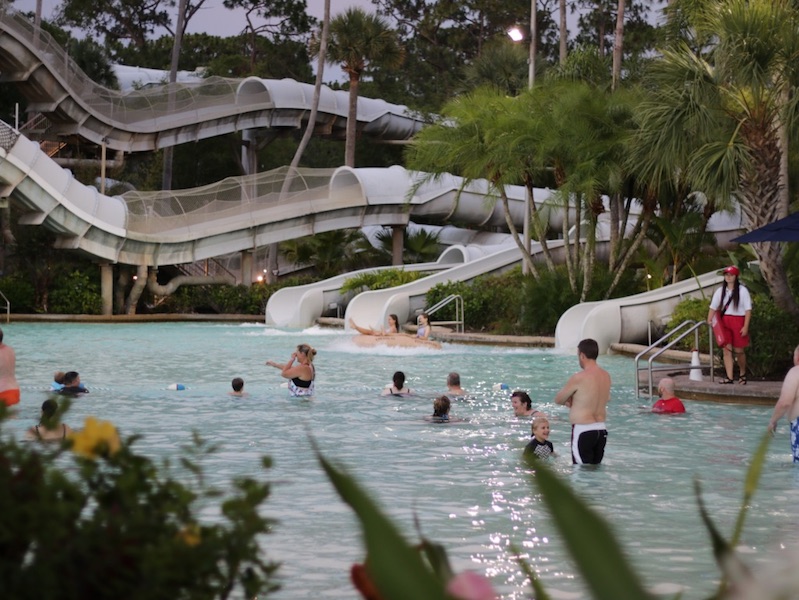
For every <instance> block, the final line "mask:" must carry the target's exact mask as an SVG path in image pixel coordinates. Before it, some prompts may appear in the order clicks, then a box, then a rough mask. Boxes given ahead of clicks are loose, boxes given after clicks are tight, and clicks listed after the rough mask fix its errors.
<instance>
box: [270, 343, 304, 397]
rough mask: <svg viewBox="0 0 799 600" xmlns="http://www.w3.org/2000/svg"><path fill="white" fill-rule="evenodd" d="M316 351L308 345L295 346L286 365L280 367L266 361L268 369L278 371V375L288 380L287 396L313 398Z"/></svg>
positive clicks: (273, 362)
mask: <svg viewBox="0 0 799 600" xmlns="http://www.w3.org/2000/svg"><path fill="white" fill-rule="evenodd" d="M314 356H316V350H315V349H314V348H311V347H310V346H309V345H308V344H300V345H299V346H297V350H296V352H293V353H292V355H291V358H289V360H288V362H287V363H286V364H283V365H281V364H280V363H276V362H275V361H273V360H268V361H266V364H267V365H269V366H270V367H275V368H276V369H280V374H281V375H282V376H283V377H285V378H286V379H288V380H289V394H291V395H292V396H294V397H297V398H299V397H303V396H313V395H314V381H315V380H316V370H315V369H314V366H313V359H314Z"/></svg>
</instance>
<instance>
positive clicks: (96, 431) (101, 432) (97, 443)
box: [69, 417, 120, 458]
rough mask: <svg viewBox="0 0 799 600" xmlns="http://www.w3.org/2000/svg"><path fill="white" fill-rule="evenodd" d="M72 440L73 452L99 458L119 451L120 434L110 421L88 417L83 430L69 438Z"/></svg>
mask: <svg viewBox="0 0 799 600" xmlns="http://www.w3.org/2000/svg"><path fill="white" fill-rule="evenodd" d="M69 437H70V439H71V440H72V451H73V452H74V453H75V454H80V455H81V456H85V457H86V458H97V457H98V456H100V455H101V454H105V453H106V452H107V453H108V454H109V455H113V454H115V453H116V452H117V451H118V450H119V446H120V442H119V434H118V433H117V430H116V427H114V424H113V423H111V422H110V421H99V420H97V419H95V418H94V417H87V418H86V422H85V423H84V425H83V429H82V430H81V431H78V432H73V433H72V435H70V436H69Z"/></svg>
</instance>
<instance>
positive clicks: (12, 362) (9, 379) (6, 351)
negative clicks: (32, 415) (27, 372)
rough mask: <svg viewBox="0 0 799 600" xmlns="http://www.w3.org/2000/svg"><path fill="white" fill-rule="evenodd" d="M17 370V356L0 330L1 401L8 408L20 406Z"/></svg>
mask: <svg viewBox="0 0 799 600" xmlns="http://www.w3.org/2000/svg"><path fill="white" fill-rule="evenodd" d="M16 369H17V355H16V354H15V353H14V349H13V348H12V347H11V346H9V345H8V344H4V343H3V330H2V329H0V401H2V402H3V403H4V404H5V405H6V406H14V405H15V404H19V383H17V375H16Z"/></svg>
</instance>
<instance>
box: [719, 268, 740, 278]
mask: <svg viewBox="0 0 799 600" xmlns="http://www.w3.org/2000/svg"><path fill="white" fill-rule="evenodd" d="M722 273H724V274H725V275H726V274H727V273H732V274H733V275H735V276H736V277H738V275H740V274H741V272H740V271H739V270H738V267H736V266H734V265H730V266H729V267H727V268H725V269H724V270H723V271H722Z"/></svg>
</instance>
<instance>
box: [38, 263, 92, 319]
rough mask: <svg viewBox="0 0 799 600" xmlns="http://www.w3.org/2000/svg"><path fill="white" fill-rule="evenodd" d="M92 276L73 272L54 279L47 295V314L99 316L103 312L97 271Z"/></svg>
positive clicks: (84, 272)
mask: <svg viewBox="0 0 799 600" xmlns="http://www.w3.org/2000/svg"><path fill="white" fill-rule="evenodd" d="M93 272H94V276H91V275H89V273H87V272H86V271H79V270H74V271H72V272H70V273H69V274H67V275H62V276H60V277H58V278H56V281H55V284H54V287H53V290H52V291H51V292H50V294H49V301H48V303H47V304H48V312H50V313H54V314H64V315H99V314H100V313H101V312H102V310H103V299H102V296H101V294H100V282H99V275H98V273H97V269H94V270H93Z"/></svg>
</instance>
